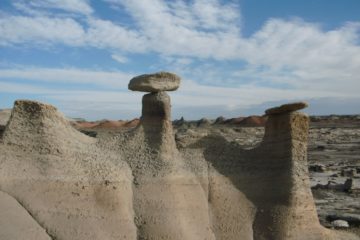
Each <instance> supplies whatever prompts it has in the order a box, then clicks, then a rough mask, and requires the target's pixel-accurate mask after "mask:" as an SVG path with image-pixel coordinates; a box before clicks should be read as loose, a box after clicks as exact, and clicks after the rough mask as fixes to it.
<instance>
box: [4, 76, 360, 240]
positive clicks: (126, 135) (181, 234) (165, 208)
mask: <svg viewBox="0 0 360 240" xmlns="http://www.w3.org/2000/svg"><path fill="white" fill-rule="evenodd" d="M173 76H175V75H171V74H170V73H158V74H154V75H150V77H149V75H145V76H144V75H142V76H140V77H138V78H134V79H135V80H134V79H132V80H131V82H130V84H129V89H131V90H136V91H148V92H149V93H147V94H145V95H144V96H143V99H142V116H141V119H140V123H139V125H138V126H137V127H136V128H133V129H129V130H128V131H124V132H118V133H116V134H114V135H109V136H105V137H101V138H91V137H88V136H86V135H84V134H82V133H80V132H78V131H77V130H75V129H74V128H73V127H72V126H71V125H70V124H69V123H68V121H66V120H65V118H64V117H63V116H62V115H61V114H60V113H59V112H58V111H57V110H56V108H54V107H52V106H50V105H46V104H42V103H38V102H33V101H16V102H15V105H14V108H13V110H12V114H11V117H10V120H9V122H8V124H7V126H6V128H5V131H4V133H3V136H2V138H1V141H0V152H1V155H0V191H1V192H0V202H2V201H3V200H2V199H7V200H6V201H7V202H10V203H11V202H12V203H11V204H13V205H14V204H15V205H16V201H17V202H19V203H21V205H22V207H23V208H24V209H26V211H28V212H29V215H26V214H25V212H24V211H22V210H24V209H22V208H21V206H19V205H17V208H18V210H16V211H18V212H22V213H21V214H22V215H23V216H24V219H25V218H26V219H27V220H26V222H25V220H24V222H19V223H20V224H19V225H18V226H20V227H21V226H23V225H26V224H28V225H30V226H31V228H32V229H35V230H34V234H41V233H43V235H41V236H40V235H39V236H40V237H38V238H36V237H33V238H28V239H42V237H43V238H44V239H46V237H47V235H46V233H47V234H48V235H49V236H50V237H51V238H53V239H60V240H68V239H76V240H80V239H81V240H85V239H86V240H87V239H106V240H112V239H114V240H115V239H134V240H135V239H154V240H183V239H186V240H199V239H201V240H203V239H205V240H215V239H218V240H238V239H244V240H269V239H270V240H271V239H274V240H305V239H306V240H308V239H310V240H312V239H313V240H327V239H330V240H331V239H333V240H335V239H336V240H337V239H340V240H341V239H343V240H345V239H346V240H352V239H354V240H355V239H359V238H357V237H355V236H353V235H351V234H347V233H342V232H337V231H331V230H328V229H325V228H324V227H322V226H321V225H320V224H319V219H318V216H317V213H316V208H315V204H314V200H313V197H312V194H311V191H310V181H309V177H308V166H307V141H308V124H309V118H308V117H307V116H306V115H305V114H302V113H299V112H296V111H295V110H298V109H300V108H301V106H302V107H304V106H305V104H292V105H284V106H281V107H278V108H274V109H270V110H267V111H266V113H267V115H268V119H267V121H266V125H265V135H264V138H263V140H262V142H260V143H259V144H258V145H257V146H256V147H254V148H252V149H245V148H243V147H242V146H241V145H239V144H236V143H233V142H229V141H227V140H226V139H225V138H224V137H222V136H220V135H216V134H208V135H204V136H201V137H200V138H198V139H197V140H194V141H191V142H190V143H189V144H183V145H181V146H180V147H179V148H178V147H177V145H176V142H175V138H174V130H173V126H172V122H171V100H170V97H169V95H168V94H167V93H166V92H165V91H164V90H175V89H176V88H178V87H179V83H180V79H179V78H178V77H177V76H176V77H173ZM174 79H176V80H174ZM250 120H252V119H250ZM178 146H179V145H178ZM2 192H4V193H7V194H8V195H9V196H11V197H9V196H8V195H5V197H4V196H3V195H1V193H2ZM9 199H10V200H9ZM15 199H16V200H15ZM21 209H22V210H21ZM0 211H3V210H2V208H1V207H0ZM14 211H15V210H14ZM6 214H7V215H9V213H6ZM9 216H10V217H11V215H9ZM25 216H26V217H25ZM1 218H2V216H0V219H1ZM37 224H38V225H37ZM42 229H44V230H46V233H45V232H44V231H42ZM9 231H10V233H8V232H6V231H5V230H2V228H1V226H0V236H1V234H3V233H4V232H5V234H13V233H12V232H13V230H12V229H11V228H10V230H9ZM9 236H10V235H9ZM29 236H30V235H29ZM19 239H22V238H21V237H20V238H19Z"/></svg>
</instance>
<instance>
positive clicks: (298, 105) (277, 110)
mask: <svg viewBox="0 0 360 240" xmlns="http://www.w3.org/2000/svg"><path fill="white" fill-rule="evenodd" d="M306 107H308V104H307V103H306V102H294V103H288V104H284V105H281V106H279V107H274V108H269V109H267V110H266V111H265V113H266V114H267V115H274V114H283V113H288V112H294V111H297V110H300V109H303V108H306Z"/></svg>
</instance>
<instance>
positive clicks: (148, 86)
mask: <svg viewBox="0 0 360 240" xmlns="http://www.w3.org/2000/svg"><path fill="white" fill-rule="evenodd" d="M179 86H180V77H179V76H177V75H176V74H173V73H169V72H158V73H154V74H144V75H140V76H137V77H134V78H133V79H131V80H130V83H129V89H130V90H132V91H140V92H160V91H175V90H176V89H178V88H179Z"/></svg>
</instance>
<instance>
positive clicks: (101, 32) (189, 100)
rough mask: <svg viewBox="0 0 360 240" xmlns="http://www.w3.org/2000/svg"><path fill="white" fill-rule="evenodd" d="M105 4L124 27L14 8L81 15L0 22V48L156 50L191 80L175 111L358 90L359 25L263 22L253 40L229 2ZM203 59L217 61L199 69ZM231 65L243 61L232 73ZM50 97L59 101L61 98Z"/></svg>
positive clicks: (113, 76) (102, 81) (72, 77)
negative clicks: (122, 17) (120, 14)
mask: <svg viewBox="0 0 360 240" xmlns="http://www.w3.org/2000/svg"><path fill="white" fill-rule="evenodd" d="M106 1H107V2H111V4H116V5H117V7H118V8H122V10H124V9H125V10H126V11H127V13H128V14H129V15H130V17H131V18H132V20H133V22H132V24H131V25H132V26H133V28H131V29H130V28H128V27H125V26H126V25H125V24H122V23H114V22H111V21H109V20H104V19H100V18H98V17H96V16H95V14H93V15H91V16H89V14H91V13H92V12H93V9H92V8H91V6H90V5H89V3H88V2H87V1H52V0H46V1H35V0H33V1H29V2H28V3H27V4H26V5H23V6H26V7H28V8H29V9H32V10H34V11H38V10H46V9H50V8H51V9H54V8H57V9H62V10H64V11H69V12H75V13H81V14H85V15H88V16H86V17H85V16H82V17H81V18H79V17H78V18H71V17H64V16H62V17H60V16H57V15H44V16H41V15H36V14H35V16H32V17H31V16H30V17H29V16H28V17H26V16H9V15H6V16H5V15H2V16H1V15H0V46H1V45H2V46H8V45H14V44H15V45H21V44H31V45H32V46H35V45H37V46H43V45H54V46H56V44H65V45H68V46H76V47H79V46H82V47H95V48H101V49H106V50H108V51H109V52H112V53H117V52H120V53H124V54H127V53H129V52H131V53H156V54H158V55H157V56H158V57H159V58H158V59H157V60H159V59H160V60H159V61H163V60H165V63H166V65H165V67H169V66H170V67H171V69H172V70H175V71H176V72H179V73H180V75H182V74H183V73H185V74H184V75H186V76H187V77H188V78H189V79H192V80H193V81H184V84H183V86H182V87H181V89H180V90H179V92H177V93H175V94H174V101H175V102H177V103H179V106H190V104H194V103H196V104H197V106H199V107H200V106H211V105H212V104H222V105H226V106H229V107H232V108H233V107H234V102H239V103H240V104H245V105H251V104H260V103H262V102H265V101H277V100H280V99H289V100H290V99H294V98H295V99H301V98H312V97H345V96H349V97H356V96H358V93H359V91H360V81H359V76H360V67H359V66H360V45H359V39H360V38H359V36H360V34H359V31H360V23H347V24H345V25H343V26H342V27H340V28H337V29H333V30H330V31H324V30H323V29H321V27H320V26H319V25H317V24H314V23H308V22H304V21H302V20H301V19H292V20H286V21H285V20H282V19H269V20H268V21H267V22H266V23H265V24H264V26H262V27H261V28H260V29H259V30H258V31H257V32H255V33H254V34H253V35H252V36H250V37H243V36H242V35H241V26H240V25H241V23H240V19H241V15H240V8H239V6H237V5H234V4H231V3H230V4H229V3H227V4H223V2H222V1H218V0H209V1H205V0H194V1H185V0H177V1H164V0H152V1H147V0H138V1H131V0H106ZM21 3H22V4H24V2H23V1H22V2H21ZM60 4H61V5H60ZM81 4H87V5H86V6H88V8H86V7H84V8H83V11H81V7H79V6H81ZM84 6H85V5H84ZM111 57H112V58H113V59H114V60H116V61H118V62H120V63H124V62H126V61H127V59H126V58H125V57H124V56H122V55H118V54H112V55H111ZM199 59H200V61H199ZM209 59H211V60H214V59H215V60H216V61H215V63H208V62H206V61H207V60H209ZM157 60H154V62H155V61H157ZM223 60H226V61H227V63H229V65H233V66H234V67H233V70H234V71H233V72H232V73H229V72H226V71H227V70H224V69H221V66H219V67H217V66H216V62H222V61H223ZM240 61H242V62H244V64H243V63H242V65H241V66H240V64H239V67H238V68H236V64H237V63H239V62H240ZM197 63H201V64H197ZM202 63H204V64H202ZM132 76H133V74H128V73H119V72H106V71H92V70H90V71H88V70H79V69H46V68H24V69H3V70H0V78H1V77H2V78H7V79H17V78H21V79H28V80H31V81H57V82H77V83H91V84H96V85H97V86H101V87H104V88H108V87H110V86H114V87H116V88H118V89H123V90H125V89H126V85H127V82H128V80H129V79H130V78H131V77H132ZM119 79H123V80H120V81H119ZM203 79H205V80H206V81H203ZM243 79H250V81H249V82H250V83H248V84H246V85H245V84H243V83H242V80H243ZM196 81H198V82H200V81H202V82H203V83H207V84H209V83H213V84H215V83H216V84H218V85H221V84H224V82H226V81H228V82H230V83H232V85H233V86H236V87H234V88H233V89H231V88H224V87H210V86H202V85H199V84H196V83H195V82H196ZM279 86H280V87H279ZM285 87H286V89H285ZM77 94H78V93H77ZM107 94H109V93H108V92H106V93H104V95H102V93H98V95H97V97H99V99H103V100H104V102H105V100H106V101H110V96H113V95H111V94H110V95H107ZM59 96H60V98H61V94H60V95H59ZM79 96H80V98H79V97H76V95H75V94H74V95H73V97H74V100H76V101H81V99H89V96H90V93H83V94H80V95H79ZM75 97H76V99H75ZM99 101H100V100H99ZM116 101H118V103H120V102H121V101H123V100H120V99H118V100H116Z"/></svg>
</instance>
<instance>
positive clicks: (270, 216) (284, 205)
mask: <svg viewBox="0 0 360 240" xmlns="http://www.w3.org/2000/svg"><path fill="white" fill-rule="evenodd" d="M305 107H307V104H306V103H303V102H298V103H292V104H285V105H282V106H280V107H275V108H271V109H268V110H266V114H267V116H268V121H267V123H266V127H265V136H264V141H263V146H262V150H263V153H264V155H265V154H266V156H264V162H265V161H266V162H267V163H271V164H272V165H273V166H274V167H275V169H276V171H277V172H278V173H277V174H276V176H275V177H273V178H272V179H271V180H272V181H271V185H268V184H267V183H266V182H264V183H263V186H267V185H268V186H267V187H266V188H265V189H268V190H271V191H266V192H264V193H263V194H264V195H265V196H266V198H264V199H266V201H262V199H259V200H257V205H258V212H257V215H256V218H255V222H254V230H255V231H254V238H255V239H264V240H265V239H298V240H300V239H323V238H324V237H325V235H326V230H325V229H323V228H322V227H321V226H320V224H319V220H318V217H317V212H316V208H315V204H314V200H313V197H312V194H311V190H310V184H309V177H308V170H307V141H308V131H309V118H308V116H307V115H305V114H303V113H300V112H296V110H300V109H303V108H305ZM265 226H266V227H265Z"/></svg>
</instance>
